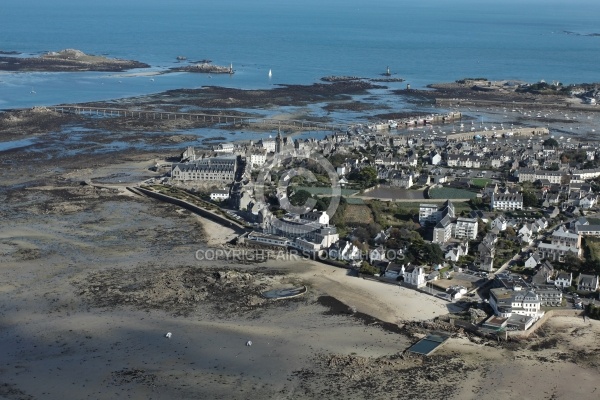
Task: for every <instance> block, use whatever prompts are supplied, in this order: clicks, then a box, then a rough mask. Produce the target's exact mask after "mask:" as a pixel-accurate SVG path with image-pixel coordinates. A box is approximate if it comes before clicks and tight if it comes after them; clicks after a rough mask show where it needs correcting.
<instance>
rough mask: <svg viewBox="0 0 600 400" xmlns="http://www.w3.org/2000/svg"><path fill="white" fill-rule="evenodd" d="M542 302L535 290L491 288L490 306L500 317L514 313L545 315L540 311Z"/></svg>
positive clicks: (533, 316) (528, 315) (535, 317)
mask: <svg viewBox="0 0 600 400" xmlns="http://www.w3.org/2000/svg"><path fill="white" fill-rule="evenodd" d="M541 303H542V302H541V300H540V298H539V296H538V294H537V293H535V292H534V291H533V290H513V289H507V288H496V289H491V290H490V306H491V307H492V309H493V310H494V313H495V314H496V315H497V316H499V317H503V318H508V317H510V316H511V315H513V314H520V315H525V316H527V317H531V318H534V319H537V318H539V317H541V316H542V315H543V312H540V306H541Z"/></svg>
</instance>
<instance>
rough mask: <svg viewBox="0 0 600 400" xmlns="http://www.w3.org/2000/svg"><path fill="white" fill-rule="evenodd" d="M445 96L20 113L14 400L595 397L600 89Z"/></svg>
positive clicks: (168, 98) (314, 90)
mask: <svg viewBox="0 0 600 400" xmlns="http://www.w3.org/2000/svg"><path fill="white" fill-rule="evenodd" d="M215 76H216V75H215ZM155 79H156V80H158V79H159V78H158V77H156V78H155ZM213 79H216V78H213ZM403 86H404V85H403ZM437 86H440V87H443V88H444V89H443V90H439V89H436V90H431V91H420V90H414V89H410V90H408V91H407V90H405V89H402V90H401V91H399V92H398V93H393V94H389V93H387V92H386V94H380V95H379V96H381V97H379V98H378V101H379V102H381V103H382V104H378V105H377V107H381V109H377V110H374V111H372V112H365V115H364V117H363V116H360V117H359V116H356V115H355V113H356V111H355V110H356V109H360V108H364V107H366V106H365V104H366V103H364V102H362V101H367V100H366V99H369V100H368V101H374V100H373V96H374V94H373V93H371V92H370V91H371V90H372V91H373V92H377V91H379V90H381V89H380V88H375V87H373V85H372V84H371V83H369V82H366V81H364V80H358V81H357V80H352V81H349V82H346V81H344V80H341V81H337V80H336V81H335V82H331V83H326V84H323V83H317V84H313V85H308V86H293V87H277V88H274V89H272V90H270V91H262V90H258V91H255V90H235V89H230V88H216V87H210V88H204V89H193V90H192V89H182V90H176V91H169V92H164V93H158V94H155V95H148V96H146V97H143V98H128V99H122V100H111V101H106V102H93V103H79V104H59V105H54V106H48V107H34V108H32V109H20V110H7V111H4V112H3V113H2V114H0V129H1V132H2V133H3V135H4V138H5V139H6V140H7V141H5V142H2V145H1V146H4V147H3V148H4V149H5V150H4V151H0V164H2V165H3V166H6V168H2V169H0V175H1V176H2V179H3V182H5V183H6V186H5V187H6V190H5V191H3V192H0V197H1V198H2V199H3V201H2V202H0V212H1V215H2V216H3V218H5V221H6V222H5V223H4V224H2V230H1V231H0V250H1V252H0V261H2V266H3V272H4V275H3V278H2V280H1V281H0V290H2V291H3V293H5V294H6V296H5V301H4V302H3V304H2V305H0V313H1V314H2V315H3V316H4V318H5V319H6V320H10V324H9V325H8V326H7V328H6V329H4V330H3V331H2V332H3V342H2V343H3V344H2V348H3V351H4V352H5V353H6V354H7V359H6V365H7V366H6V367H5V369H7V370H8V369H9V368H10V370H11V371H12V370H13V369H14V373H11V374H8V375H7V378H6V379H5V380H4V381H0V395H5V394H7V395H9V398H11V397H10V396H12V398H27V394H28V393H33V394H35V395H36V396H38V397H43V396H44V393H47V392H48V391H50V392H52V393H59V392H61V390H66V389H63V388H68V390H69V391H72V390H76V391H77V393H79V395H78V397H81V398H83V397H86V396H88V397H98V396H95V395H94V393H95V392H101V391H102V390H105V388H106V387H108V388H109V391H110V393H111V395H110V396H112V397H113V398H114V397H119V395H121V394H123V393H126V392H130V391H131V392H133V391H135V393H145V394H146V395H145V396H144V397H145V398H161V399H162V398H164V399H169V398H172V397H173V393H176V394H177V393H180V394H181V397H182V398H198V397H202V396H203V395H206V394H207V393H209V394H210V395H206V396H205V397H210V398H232V397H233V398H247V397H249V396H250V395H249V394H250V393H252V394H253V395H254V397H256V398H289V399H291V398H316V397H318V398H343V399H346V398H355V399H360V398H366V397H375V398H389V397H390V396H389V395H388V394H389V393H390V390H392V391H393V392H394V393H396V392H397V393H403V394H404V395H403V396H404V397H402V396H400V398H432V399H433V398H435V399H438V398H472V397H473V395H474V394H476V393H484V394H487V395H490V396H492V397H494V398H496V397H497V396H495V395H496V394H497V393H498V391H499V390H504V391H505V392H504V393H506V395H503V396H501V397H506V398H509V397H511V396H512V394H511V393H512V390H517V391H518V392H519V393H523V394H524V396H526V397H527V396H529V397H530V398H546V397H551V395H550V394H554V393H558V394H559V396H555V397H556V398H559V397H561V396H560V394H564V393H580V394H582V398H585V395H586V394H587V393H588V392H589V388H590V387H592V388H593V387H595V385H596V383H595V382H596V381H597V379H596V378H597V377H596V371H597V366H598V365H600V364H598V357H599V355H600V351H598V349H597V347H596V343H597V339H598V337H600V325H598V321H597V320H596V319H597V318H598V317H600V313H599V312H598V307H597V305H596V303H597V301H596V300H597V299H598V291H597V288H598V278H597V277H598V275H599V273H600V270H599V268H598V265H599V264H598V254H600V253H599V252H598V250H597V245H598V243H597V240H599V238H597V237H596V236H597V234H596V232H598V231H599V230H598V226H599V225H600V218H599V217H598V215H597V209H598V205H597V195H598V179H600V177H599V174H600V169H598V164H597V163H598V156H599V154H598V152H597V149H596V145H595V144H596V143H597V137H596V135H595V130H596V129H597V121H596V119H597V110H598V109H597V108H596V107H597V106H595V105H594V104H592V102H590V101H589V100H587V99H588V98H590V97H589V96H592V97H594V98H595V97H596V96H597V93H594V91H593V90H591V89H590V90H588V91H582V92H580V93H579V94H578V95H577V96H570V95H569V96H563V97H561V99H562V101H563V103H562V104H558V105H557V103H556V99H550V98H549V97H546V95H537V97H536V98H535V99H536V100H535V101H532V100H531V97H530V96H532V95H530V94H524V95H521V94H519V93H517V92H515V90H516V89H514V88H512V87H510V88H511V89H505V88H506V87H507V86H505V84H504V83H493V84H492V85H487V86H484V87H491V88H492V89H493V90H494V91H493V92H492V93H488V92H487V91H481V90H475V89H469V90H470V91H468V90H467V89H465V87H464V86H465V85H464V84H457V83H452V84H445V85H442V84H440V85H437ZM532 86H533V85H532ZM449 87H450V88H453V89H452V90H454V91H452V90H451V89H448V88H449ZM496 88H500V89H496ZM495 90H498V91H499V92H496V91H495ZM552 90H554V89H552ZM500 91H506V93H505V92H500ZM425 92H426V93H425ZM481 93H483V94H484V98H481V96H482V95H481ZM500 95H503V96H504V97H503V98H501V99H500V100H496V101H497V103H498V104H493V105H490V104H489V103H488V101H491V100H490V99H489V98H496V96H500ZM350 96H353V97H355V98H351V97H350ZM411 96H413V97H411ZM421 96H429V97H428V98H427V100H426V101H424V100H422V99H421ZM435 96H441V97H443V96H445V98H444V99H442V100H443V101H442V100H439V101H438V99H437V97H435ZM415 97H418V98H419V99H421V100H418V102H419V103H418V104H416V105H414V104H412V103H411V105H409V107H408V108H404V109H403V108H399V109H396V108H395V106H394V108H389V107H388V106H386V105H385V104H384V103H386V102H387V103H390V102H394V104H398V105H400V104H404V103H403V102H404V101H405V100H406V98H415ZM434 97H435V98H434ZM290 98H292V99H295V101H296V103H293V102H292V103H293V104H296V106H297V107H298V109H290V108H289V107H290V106H288V104H289V103H290V100H289V99H290ZM446 98H447V99H446ZM274 99H275V100H274ZM324 99H327V102H328V103H324V102H323V101H324ZM465 99H470V100H468V101H467V100H465ZM548 99H550V101H549V100H548ZM411 101H412V100H411ZM444 101H447V102H448V104H444V105H443V106H441V105H438V103H443V102H444ZM165 102H167V103H168V104H165ZM274 102H276V103H277V106H274V105H273V103H274ZM396 102H397V103H396ZM450 102H452V104H449V103H450ZM314 103H316V104H318V105H315V104H314ZM457 103H466V104H462V105H457ZM474 103H475V104H474ZM231 104H235V109H232V108H231V107H230V106H229V105H231ZM307 104H310V105H311V107H314V108H316V109H317V110H316V111H315V110H313V111H312V113H314V115H312V114H311V113H309V114H308V115H307V114H306V112H305V111H304V110H306V109H307ZM221 107H222V108H223V110H224V111H222V112H219V111H217V110H216V109H219V108H221ZM228 107H229V108H228ZM245 107H251V108H250V109H246V108H245ZM270 107H275V108H276V111H273V110H272V109H270ZM277 107H282V109H279V108H277ZM413 107H414V108H413ZM320 108H322V109H323V110H325V109H327V110H338V111H332V114H331V116H329V117H327V118H323V117H322V115H323V114H325V113H324V112H323V113H321V112H320V111H319V109H320ZM239 109H243V111H240V110H239ZM340 110H341V111H340ZM328 112H329V111H328ZM348 114H351V115H353V117H352V118H349V119H344V118H337V117H338V116H343V115H348ZM318 115H321V117H318ZM107 132H108V133H107ZM41 155H43V157H42V156H41ZM24 311H25V312H24ZM33 349H35V350H33ZM175 360H176V361H175ZM71 365H75V366H77V367H78V368H71V367H70V366H71ZM80 366H81V368H79V367H80ZM170 366H172V367H170ZM59 368H60V369H59ZM86 368H87V370H86ZM26 369H27V370H31V371H32V372H33V373H35V374H36V375H39V376H41V377H42V378H43V382H44V383H43V384H40V385H36V386H28V382H29V379H28V377H29V376H30V375H31V374H23V373H22V371H24V370H26ZM66 370H69V371H70V372H69V374H73V376H72V377H71V376H70V375H67V374H65V372H64V371H66ZM80 370H84V373H85V378H84V380H83V381H81V380H80V379H79V378H78V377H79V376H80V375H79V374H80ZM85 371H87V372H85ZM482 371H483V372H484V373H482ZM572 375H575V376H577V377H578V379H576V380H573V381H572V382H563V381H561V380H560V379H562V377H564V376H572ZM396 377H411V378H410V379H404V378H402V379H397V378H396ZM332 381H334V382H336V386H335V387H332V386H331V385H330V383H331V382H332ZM531 381H534V382H535V383H534V384H530V382H531ZM559 381H560V382H561V384H560V386H557V384H556V382H559ZM2 382H6V384H3V383H2ZM65 383H69V384H65ZM232 387H236V388H239V393H240V394H239V395H238V396H236V395H235V394H234V395H233V396H232V395H231V388H232ZM74 388H75V389H74ZM390 388H393V389H390ZM499 388H500V389H499ZM592 390H593V389H592ZM541 393H543V394H544V395H540V394H541ZM548 393H550V394H548ZM281 394H282V395H281ZM546 394H548V395H546ZM0 397H1V396H0ZM67 397H68V396H67Z"/></svg>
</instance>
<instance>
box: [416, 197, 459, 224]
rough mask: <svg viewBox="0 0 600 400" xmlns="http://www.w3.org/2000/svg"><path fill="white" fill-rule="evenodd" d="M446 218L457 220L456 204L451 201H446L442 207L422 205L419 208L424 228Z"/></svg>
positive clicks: (420, 221) (420, 220)
mask: <svg viewBox="0 0 600 400" xmlns="http://www.w3.org/2000/svg"><path fill="white" fill-rule="evenodd" d="M445 216H449V217H450V218H455V214H454V204H452V202H451V201H450V200H446V201H445V202H444V204H443V205H442V206H441V207H438V206H437V205H435V204H421V205H420V206H419V223H420V224H421V225H422V226H425V225H427V224H437V223H438V222H440V221H441V220H442V218H444V217H445Z"/></svg>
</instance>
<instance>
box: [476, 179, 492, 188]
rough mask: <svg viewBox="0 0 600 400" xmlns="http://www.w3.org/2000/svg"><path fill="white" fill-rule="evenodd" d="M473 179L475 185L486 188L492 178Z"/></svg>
mask: <svg viewBox="0 0 600 400" xmlns="http://www.w3.org/2000/svg"><path fill="white" fill-rule="evenodd" d="M472 181H473V185H474V186H477V187H478V188H484V187H485V186H486V185H487V184H488V183H490V182H491V181H492V180H491V179H487V178H474V179H472Z"/></svg>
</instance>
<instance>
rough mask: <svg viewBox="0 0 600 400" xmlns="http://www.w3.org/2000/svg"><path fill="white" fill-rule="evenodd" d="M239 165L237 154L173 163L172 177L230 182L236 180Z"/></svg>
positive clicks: (210, 182)
mask: <svg viewBox="0 0 600 400" xmlns="http://www.w3.org/2000/svg"><path fill="white" fill-rule="evenodd" d="M237 167H238V160H237V156H235V155H222V156H218V157H207V158H200V159H196V160H195V161H192V162H188V163H178V164H173V166H172V169H171V178H172V179H173V180H174V181H180V182H194V183H209V184H213V183H214V184H215V185H220V184H230V183H233V181H234V180H235V174H236V171H237Z"/></svg>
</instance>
